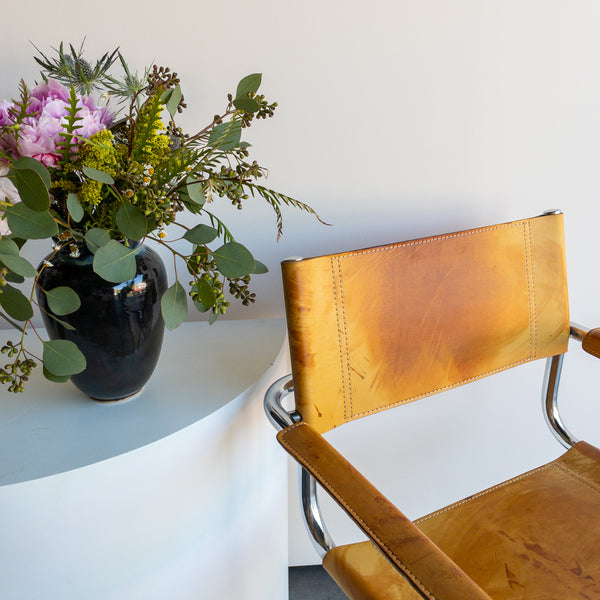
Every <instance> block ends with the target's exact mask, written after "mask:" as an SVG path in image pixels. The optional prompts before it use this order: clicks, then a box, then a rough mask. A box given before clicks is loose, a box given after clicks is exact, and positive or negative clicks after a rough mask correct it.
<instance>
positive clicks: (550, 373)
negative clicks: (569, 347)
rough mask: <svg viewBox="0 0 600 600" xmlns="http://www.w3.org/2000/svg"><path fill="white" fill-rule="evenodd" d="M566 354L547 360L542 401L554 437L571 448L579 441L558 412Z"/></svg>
mask: <svg viewBox="0 0 600 600" xmlns="http://www.w3.org/2000/svg"><path fill="white" fill-rule="evenodd" d="M563 359H564V354H558V355H556V356H552V357H550V358H548V360H547V361H546V373H545V375H544V387H543V394H542V402H543V406H544V416H545V417H546V423H547V425H548V427H549V428H550V431H552V433H553V434H554V437H556V439H557V440H558V441H559V442H560V443H561V444H562V445H563V446H565V448H570V447H571V446H573V445H574V444H576V443H577V441H578V440H577V439H576V438H575V437H574V436H573V435H572V434H571V433H569V430H568V429H567V428H566V426H565V424H564V423H563V420H562V418H561V416H560V413H559V412H558V385H559V383H560V374H561V371H562V365H563Z"/></svg>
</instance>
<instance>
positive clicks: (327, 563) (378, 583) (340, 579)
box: [323, 542, 426, 600]
mask: <svg viewBox="0 0 600 600" xmlns="http://www.w3.org/2000/svg"><path fill="white" fill-rule="evenodd" d="M323 567H325V570H326V571H327V572H328V573H329V574H330V575H331V577H332V578H333V579H334V580H335V582H336V583H337V584H338V586H339V587H340V588H341V589H342V590H343V591H344V592H345V594H346V595H347V596H348V598H351V599H352V600H422V598H423V597H424V596H423V595H422V594H420V593H419V592H418V591H417V590H416V589H415V588H413V587H412V586H411V585H410V583H409V582H408V581H407V580H406V579H405V578H404V577H403V576H402V575H401V574H400V573H399V572H398V570H397V569H396V568H395V567H394V566H393V565H392V563H391V562H390V561H389V560H388V559H387V558H386V557H385V556H384V555H383V554H382V553H381V551H380V550H379V548H378V547H377V546H376V545H375V544H373V543H372V542H361V543H359V544H348V545H346V546H338V547H336V548H333V549H332V550H330V551H329V552H328V553H327V554H326V555H325V557H324V558H323ZM425 597H426V596H425Z"/></svg>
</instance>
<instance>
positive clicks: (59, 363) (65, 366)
mask: <svg viewBox="0 0 600 600" xmlns="http://www.w3.org/2000/svg"><path fill="white" fill-rule="evenodd" d="M43 344H44V351H43V354H42V359H43V361H44V367H45V368H46V369H47V371H48V372H49V373H52V375H55V376H58V377H64V376H67V375H76V374H77V373H81V371H83V370H84V369H85V367H86V360H85V356H84V355H83V354H82V353H81V350H79V348H78V347H77V345H76V344H74V343H73V342H71V341H69V340H51V341H49V342H43Z"/></svg>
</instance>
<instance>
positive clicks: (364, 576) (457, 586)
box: [279, 423, 600, 600]
mask: <svg viewBox="0 0 600 600" xmlns="http://www.w3.org/2000/svg"><path fill="white" fill-rule="evenodd" d="M279 439H280V442H281V443H282V445H283V446H284V447H285V448H286V449H287V450H288V452H290V453H291V454H292V456H294V457H295V458H296V460H298V461H299V462H300V463H301V464H302V465H303V466H304V467H305V468H307V469H308V470H309V471H311V472H312V473H313V475H314V476H315V477H316V478H317V480H319V481H320V482H321V483H322V484H323V485H324V487H325V488H326V489H327V491H328V492H329V493H330V494H332V496H333V497H334V498H335V499H336V500H337V502H338V503H339V504H340V505H341V506H342V507H343V508H344V509H345V510H346V511H347V512H348V514H349V515H350V516H351V517H352V518H353V519H354V520H355V521H356V522H357V524H359V526H360V527H361V528H362V529H363V530H364V531H365V532H366V533H367V534H368V535H369V536H370V537H371V538H372V539H373V542H374V544H373V543H372V542H363V543H360V544H352V545H349V546H342V547H339V548H336V549H334V550H332V551H330V552H329V553H328V554H327V555H326V557H325V559H324V561H323V564H324V566H325V568H326V569H327V571H328V572H329V573H330V574H331V575H332V577H333V578H334V579H335V580H336V581H337V582H338V583H339V584H340V587H342V589H344V591H345V592H346V593H347V594H348V596H349V597H350V598H352V599H353V600H392V599H393V600H400V599H402V600H415V599H417V598H436V599H437V600H448V599H450V598H452V599H457V600H458V599H464V600H466V599H467V598H486V599H489V598H493V599H494V600H575V599H588V600H592V599H594V600H595V599H598V598H600V553H599V550H600V451H599V450H598V449H596V448H595V447H593V446H591V445H589V444H587V443H585V442H579V443H578V444H577V445H576V446H574V447H573V448H572V449H571V450H569V451H568V452H567V453H566V454H564V455H563V456H562V457H560V458H559V459H557V460H555V461H553V462H551V463H548V464H547V465H544V466H542V467H539V468H538V469H534V470H533V471H530V472H528V473H525V474H523V475H520V476H518V477H515V478H514V479H511V480H509V481H507V482H504V483H501V484H499V485H497V486H494V487H492V488H490V489H488V490H485V491H483V492H481V493H479V494H475V495H473V496H471V497H468V498H466V499H464V500H462V501H460V502H458V503H456V504H453V505H451V506H449V507H446V508H444V509H442V510H440V511H437V512H435V513H432V514H431V515H428V516H426V517H423V518H422V519H419V520H417V521H415V523H414V524H413V523H411V522H410V521H409V520H408V519H407V518H406V517H404V515H402V513H400V512H399V511H397V509H395V507H393V506H392V505H391V504H390V503H389V501H388V500H386V499H385V497H383V496H382V495H381V494H380V493H379V492H378V491H377V490H376V489H375V488H374V487H373V486H372V485H371V484H370V483H368V482H367V481H366V479H364V477H363V476H362V475H360V473H358V472H357V471H356V470H355V469H354V468H353V467H352V465H350V463H348V462H347V461H346V460H345V459H344V458H343V457H342V456H341V455H339V453H337V451H336V450H335V449H334V448H332V447H331V446H330V445H329V444H328V442H327V441H326V440H324V439H323V438H322V437H321V436H320V435H319V434H318V433H317V432H316V431H315V430H314V429H313V428H311V427H310V426H309V425H307V424H304V423H298V424H296V425H294V426H292V427H290V428H288V429H286V430H284V431H283V432H281V433H280V434H279ZM385 557H387V559H386V558H385ZM394 564H395V567H394ZM401 573H402V574H401Z"/></svg>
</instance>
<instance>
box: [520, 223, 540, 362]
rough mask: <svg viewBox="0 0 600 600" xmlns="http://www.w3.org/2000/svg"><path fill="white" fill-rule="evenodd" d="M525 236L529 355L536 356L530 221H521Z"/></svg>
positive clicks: (535, 319) (535, 320)
mask: <svg viewBox="0 0 600 600" xmlns="http://www.w3.org/2000/svg"><path fill="white" fill-rule="evenodd" d="M523 235H524V237H525V273H526V277H527V292H528V293H527V300H528V302H529V357H530V358H532V359H533V358H535V357H536V356H537V314H536V302H535V273H534V271H533V245H532V243H531V223H530V222H529V221H526V222H524V223H523Z"/></svg>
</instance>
